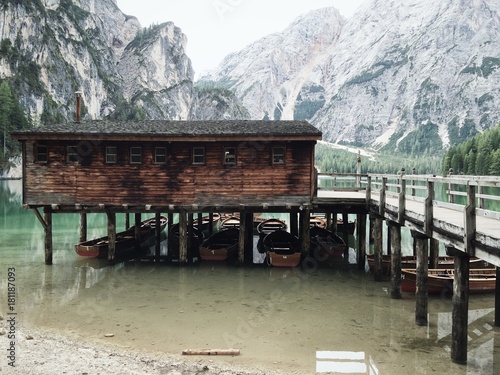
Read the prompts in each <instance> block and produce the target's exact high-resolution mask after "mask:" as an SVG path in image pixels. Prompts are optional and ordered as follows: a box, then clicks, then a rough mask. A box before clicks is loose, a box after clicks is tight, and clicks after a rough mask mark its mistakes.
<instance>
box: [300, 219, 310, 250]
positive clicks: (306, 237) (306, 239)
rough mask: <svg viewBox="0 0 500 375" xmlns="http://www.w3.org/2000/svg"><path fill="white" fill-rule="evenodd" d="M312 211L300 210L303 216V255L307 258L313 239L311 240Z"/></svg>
mask: <svg viewBox="0 0 500 375" xmlns="http://www.w3.org/2000/svg"><path fill="white" fill-rule="evenodd" d="M310 217H311V213H310V211H309V210H303V211H301V212H300V218H301V230H300V232H301V236H302V237H301V239H302V257H303V258H305V257H307V256H308V255H309V251H310V247H311V241H310V238H309V237H310V235H309V233H310V228H311V227H310V222H311V219H310Z"/></svg>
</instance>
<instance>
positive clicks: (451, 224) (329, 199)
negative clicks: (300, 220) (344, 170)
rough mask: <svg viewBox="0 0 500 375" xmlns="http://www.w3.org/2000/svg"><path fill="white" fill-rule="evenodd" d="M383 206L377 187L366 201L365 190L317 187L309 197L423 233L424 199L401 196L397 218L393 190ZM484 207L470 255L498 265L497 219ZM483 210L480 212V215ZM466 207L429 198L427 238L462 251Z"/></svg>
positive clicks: (499, 234) (499, 236)
mask: <svg viewBox="0 0 500 375" xmlns="http://www.w3.org/2000/svg"><path fill="white" fill-rule="evenodd" d="M383 199H384V200H385V204H384V207H382V208H381V207H380V200H381V194H380V190H379V191H376V192H371V194H370V202H367V198H366V190H361V189H360V190H358V191H345V190H318V193H317V196H316V197H315V199H314V200H313V204H314V205H328V204H330V205H339V204H341V203H344V204H349V205H353V204H356V205H358V206H359V207H362V206H363V205H364V206H366V207H367V213H375V214H380V213H382V216H383V217H384V218H385V219H386V220H391V221H395V222H398V223H399V224H401V225H403V226H406V227H408V228H410V229H412V230H415V231H417V232H420V233H423V234H425V233H426V231H425V228H426V223H425V220H426V217H427V216H428V215H429V214H428V213H426V202H425V199H424V198H416V197H414V196H405V199H404V205H405V207H404V210H403V211H402V217H403V218H402V219H400V215H401V213H400V212H401V210H400V201H399V197H398V196H397V193H392V194H391V193H388V194H386V195H385V197H384V198H383ZM483 211H484V210H478V209H476V215H475V218H474V219H475V236H474V240H473V244H474V250H475V251H474V254H470V255H474V256H477V257H479V258H481V259H484V260H486V261H488V262H489V263H491V264H494V265H495V266H497V267H500V220H499V219H498V215H488V213H487V212H483ZM481 213H483V214H481ZM465 223H466V208H465V206H464V205H453V204H448V203H443V202H439V201H436V200H433V201H432V223H431V224H430V230H431V232H430V237H432V238H434V239H437V240H439V241H440V242H442V243H444V245H445V246H452V247H454V248H456V249H458V250H461V251H466V243H465V233H466V225H465Z"/></svg>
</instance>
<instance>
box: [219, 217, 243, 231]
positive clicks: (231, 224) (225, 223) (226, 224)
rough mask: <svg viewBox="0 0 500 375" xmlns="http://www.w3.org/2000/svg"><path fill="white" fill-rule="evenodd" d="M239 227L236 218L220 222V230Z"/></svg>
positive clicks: (228, 218) (238, 221) (238, 219)
mask: <svg viewBox="0 0 500 375" xmlns="http://www.w3.org/2000/svg"><path fill="white" fill-rule="evenodd" d="M239 227H240V218H239V217H236V216H228V217H226V218H225V219H223V220H222V224H221V228H222V229H228V228H239Z"/></svg>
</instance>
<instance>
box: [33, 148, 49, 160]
mask: <svg viewBox="0 0 500 375" xmlns="http://www.w3.org/2000/svg"><path fill="white" fill-rule="evenodd" d="M48 161H49V149H48V147H47V146H45V145H37V146H36V147H35V163H48Z"/></svg>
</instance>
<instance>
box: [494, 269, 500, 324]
mask: <svg viewBox="0 0 500 375" xmlns="http://www.w3.org/2000/svg"><path fill="white" fill-rule="evenodd" d="M496 275H497V279H496V283H495V326H496V327H500V267H496Z"/></svg>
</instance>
